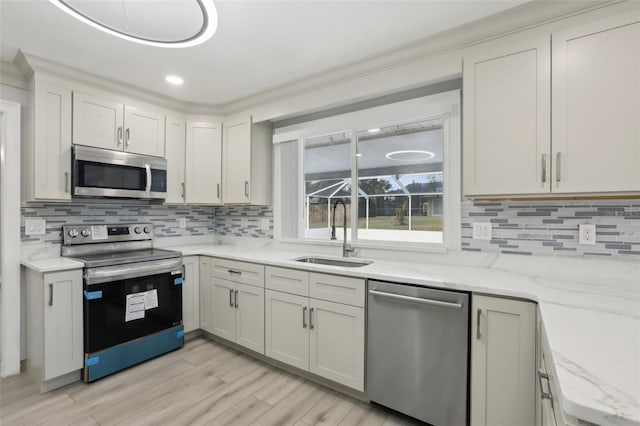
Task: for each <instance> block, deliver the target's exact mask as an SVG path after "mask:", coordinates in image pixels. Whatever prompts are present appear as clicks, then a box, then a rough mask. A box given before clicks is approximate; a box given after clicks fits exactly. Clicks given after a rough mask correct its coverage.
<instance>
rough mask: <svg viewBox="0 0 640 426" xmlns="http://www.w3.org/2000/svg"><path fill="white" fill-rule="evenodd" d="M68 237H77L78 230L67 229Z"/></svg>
mask: <svg viewBox="0 0 640 426" xmlns="http://www.w3.org/2000/svg"><path fill="white" fill-rule="evenodd" d="M69 236H70V237H71V238H75V237H77V236H78V230H77V229H69Z"/></svg>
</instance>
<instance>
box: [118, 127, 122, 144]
mask: <svg viewBox="0 0 640 426" xmlns="http://www.w3.org/2000/svg"><path fill="white" fill-rule="evenodd" d="M117 142H118V146H120V145H121V144H122V126H119V127H118V140H117Z"/></svg>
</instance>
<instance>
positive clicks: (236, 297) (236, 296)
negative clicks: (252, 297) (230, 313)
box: [234, 290, 238, 308]
mask: <svg viewBox="0 0 640 426" xmlns="http://www.w3.org/2000/svg"><path fill="white" fill-rule="evenodd" d="M234 300H235V301H236V308H237V307H238V290H236V295H235V297H234Z"/></svg>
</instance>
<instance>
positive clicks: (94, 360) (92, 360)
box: [84, 356, 100, 367]
mask: <svg viewBox="0 0 640 426" xmlns="http://www.w3.org/2000/svg"><path fill="white" fill-rule="evenodd" d="M99 363H100V357H99V356H92V357H91V358H87V359H86V360H85V361H84V365H86V366H87V367H91V366H92V365H98V364H99Z"/></svg>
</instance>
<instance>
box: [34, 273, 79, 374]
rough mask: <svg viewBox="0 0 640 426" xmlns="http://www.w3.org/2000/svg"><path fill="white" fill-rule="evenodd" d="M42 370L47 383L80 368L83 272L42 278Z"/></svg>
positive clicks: (47, 275)
mask: <svg viewBox="0 0 640 426" xmlns="http://www.w3.org/2000/svg"><path fill="white" fill-rule="evenodd" d="M43 291H44V371H43V376H44V377H43V379H44V380H49V379H53V378H55V377H58V376H62V375H64V374H67V373H70V372H72V371H75V370H80V369H81V368H82V365H83V317H82V272H81V271H67V272H55V273H49V274H45V276H44V288H43Z"/></svg>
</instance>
